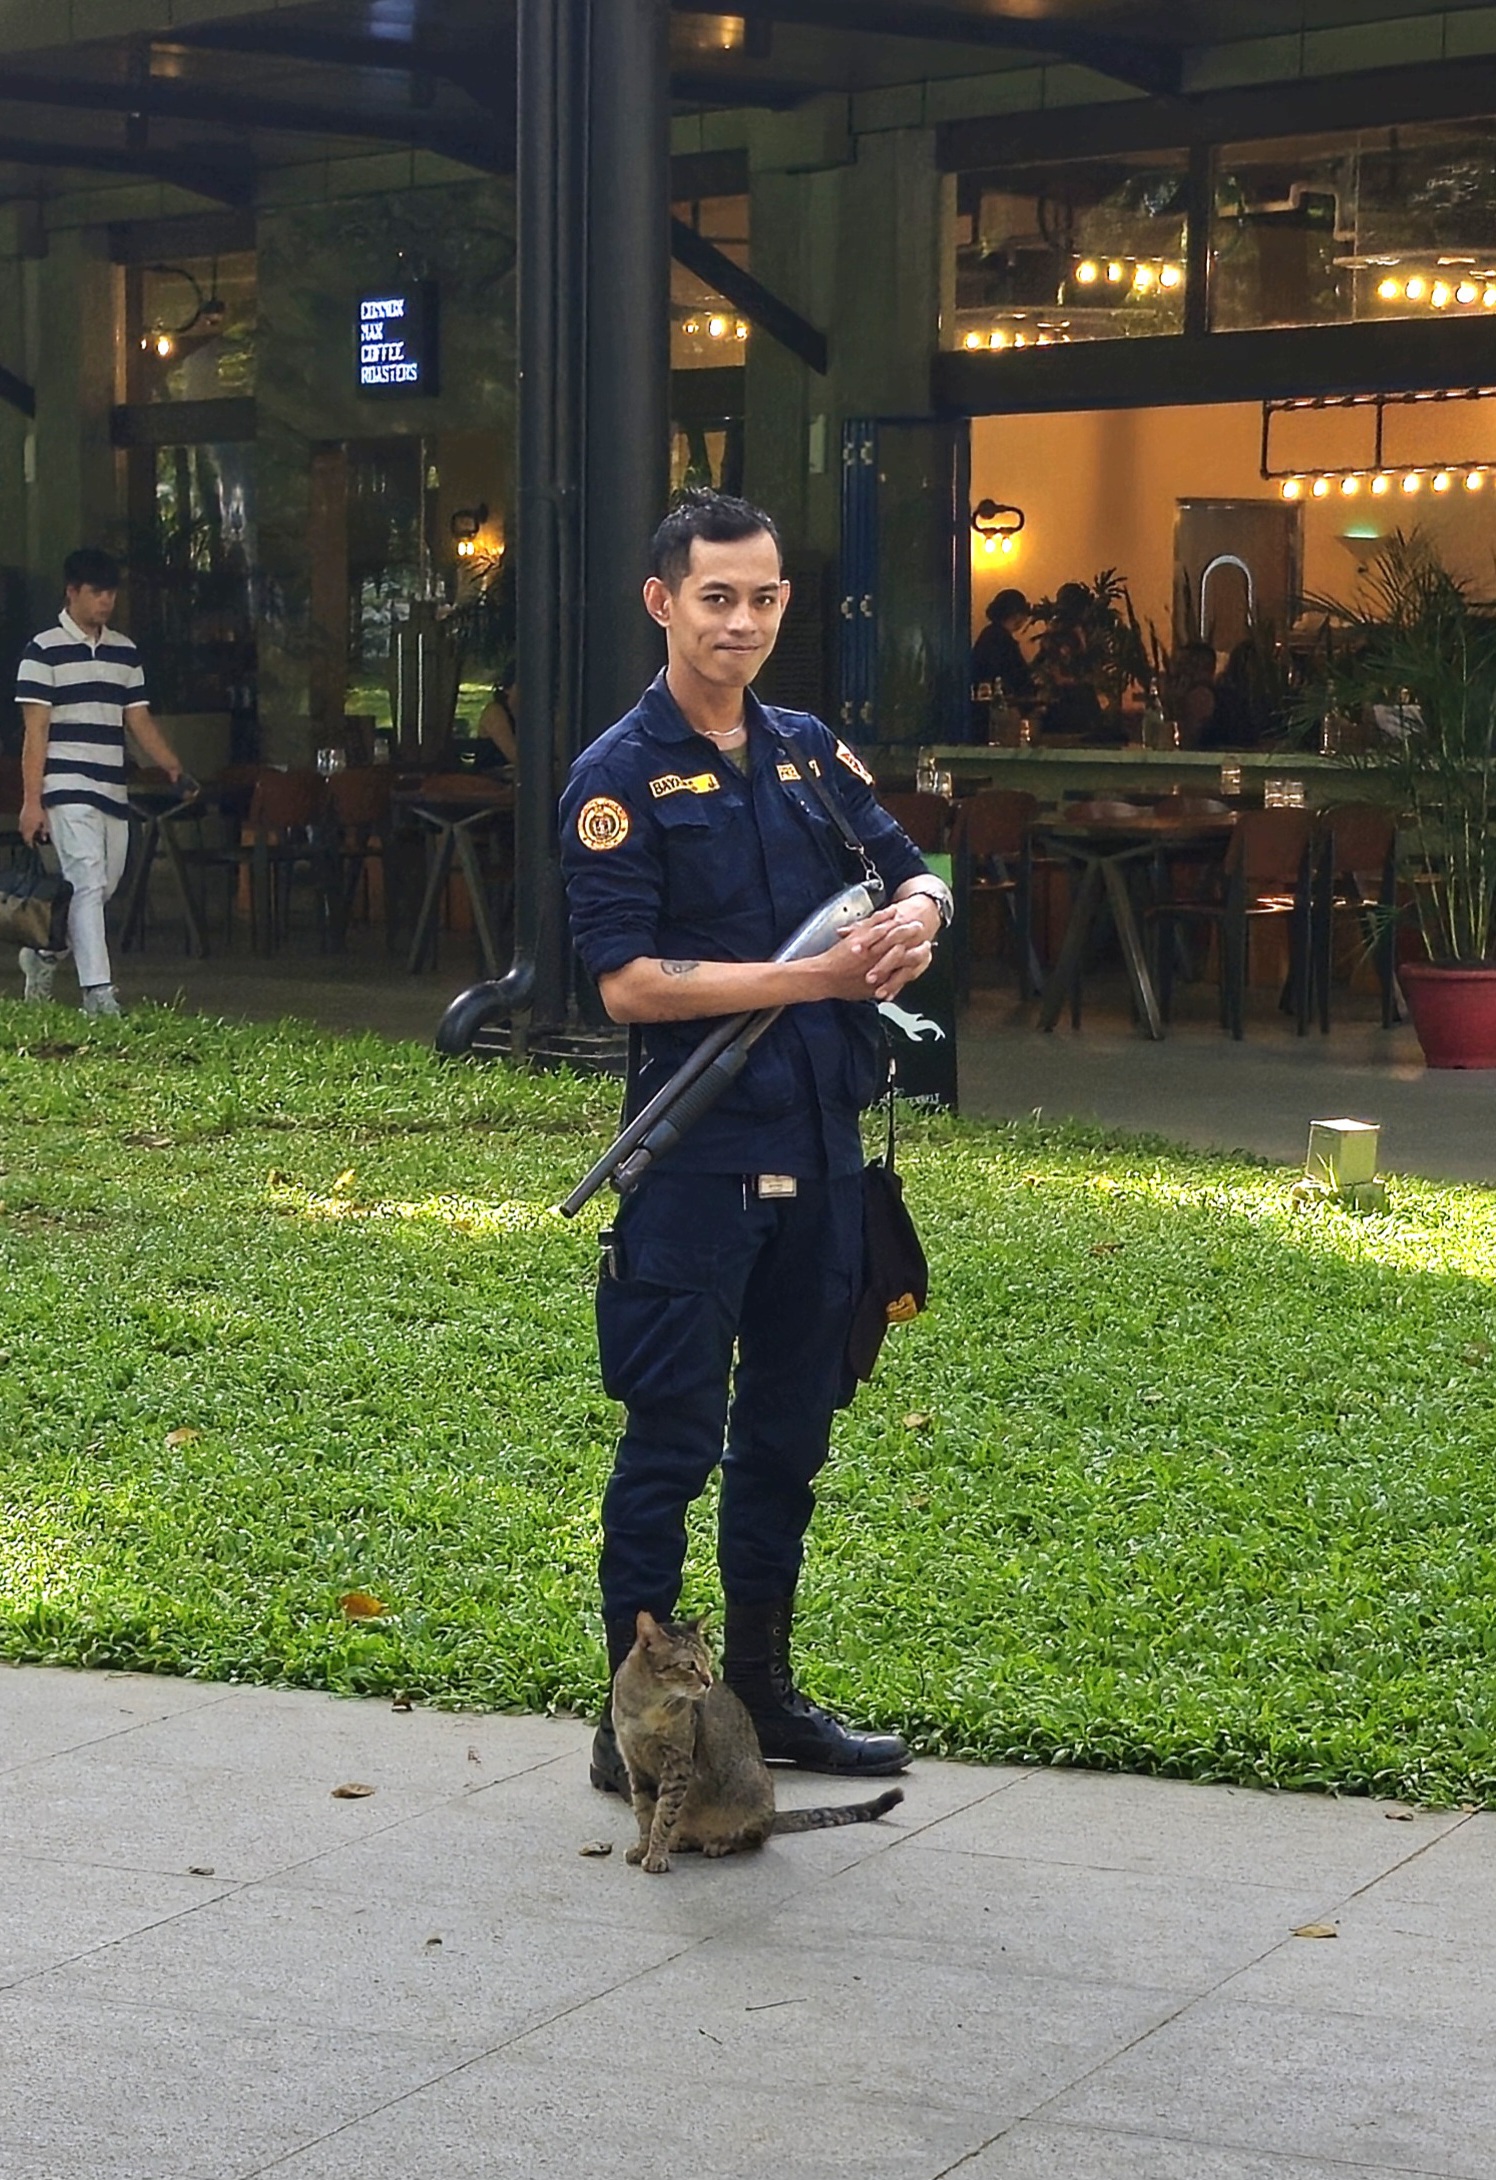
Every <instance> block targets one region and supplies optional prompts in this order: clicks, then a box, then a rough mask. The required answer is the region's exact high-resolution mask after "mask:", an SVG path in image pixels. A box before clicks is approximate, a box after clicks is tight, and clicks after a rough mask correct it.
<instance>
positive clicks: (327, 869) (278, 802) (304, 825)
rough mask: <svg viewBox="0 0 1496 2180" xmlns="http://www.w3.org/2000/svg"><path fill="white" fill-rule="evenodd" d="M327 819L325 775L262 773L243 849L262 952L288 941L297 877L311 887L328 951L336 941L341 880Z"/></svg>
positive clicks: (241, 856)
mask: <svg viewBox="0 0 1496 2180" xmlns="http://www.w3.org/2000/svg"><path fill="white" fill-rule="evenodd" d="M327 816H328V796H327V781H326V780H325V779H324V778H323V776H322V774H321V773H320V772H313V771H309V770H296V771H289V770H288V771H285V772H281V771H277V770H275V769H273V768H269V767H267V768H266V769H264V770H262V771H261V772H260V774H259V776H258V778H257V779H256V781H255V785H254V793H253V795H252V796H251V798H250V804H249V811H248V814H247V816H246V818H245V821H244V832H243V836H242V838H241V840H240V843H239V848H238V856H239V860H240V862H241V863H242V864H246V865H247V866H248V869H249V873H250V921H251V941H252V944H253V945H254V946H255V948H256V950H257V951H258V952H260V953H273V952H274V951H275V949H276V947H277V946H279V945H281V944H282V943H283V942H284V941H285V940H286V939H287V938H288V937H289V935H290V928H291V899H292V889H293V887H294V885H295V882H296V880H297V879H298V878H301V879H304V880H305V881H306V883H307V885H308V887H309V888H310V891H311V895H312V901H313V905H314V908H315V912H316V923H317V936H318V940H319V943H320V944H321V946H322V949H323V951H324V952H325V951H327V949H328V947H329V946H330V945H333V944H335V943H336V932H335V929H334V923H333V913H332V900H333V896H334V893H335V889H336V883H337V880H336V875H335V858H334V856H333V851H332V846H331V843H330V840H329V835H328V828H327Z"/></svg>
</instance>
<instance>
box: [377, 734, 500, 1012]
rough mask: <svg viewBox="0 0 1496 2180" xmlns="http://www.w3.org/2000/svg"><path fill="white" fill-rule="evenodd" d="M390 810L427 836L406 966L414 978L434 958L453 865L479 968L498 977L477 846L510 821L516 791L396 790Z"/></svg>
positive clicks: (478, 786) (476, 784) (481, 786)
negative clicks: (468, 908) (467, 906)
mask: <svg viewBox="0 0 1496 2180" xmlns="http://www.w3.org/2000/svg"><path fill="white" fill-rule="evenodd" d="M391 806H392V808H393V809H394V810H396V811H397V812H399V813H401V814H402V815H403V816H405V817H407V818H409V819H410V820H411V822H412V823H414V824H416V825H419V826H421V827H423V828H424V830H425V832H426V833H427V835H428V836H429V837H428V839H427V843H426V846H427V863H426V890H425V893H424V895H423V896H422V900H421V908H420V913H419V915H418V916H417V917H416V924H415V931H414V933H413V935H412V938H411V945H410V956H409V959H408V961H407V964H406V966H407V967H408V968H409V970H410V972H411V974H412V975H413V976H414V975H415V974H416V973H417V972H418V971H419V970H421V969H423V968H426V967H428V966H430V965H431V964H432V963H434V961H435V959H436V938H437V928H438V924H439V920H440V915H441V901H442V890H443V888H444V887H445V885H446V882H447V879H448V878H449V876H450V875H451V871H452V866H453V863H454V862H455V863H456V865H457V868H458V869H459V870H460V871H461V873H462V876H463V878H464V880H465V881H466V884H467V889H468V896H469V899H470V900H471V902H472V905H473V925H474V928H475V930H476V931H477V934H478V945H479V948H480V949H481V951H482V955H483V965H484V967H485V969H486V970H487V972H488V974H489V976H491V977H497V976H502V974H503V968H502V965H501V963H500V960H499V945H498V938H497V935H496V933H495V931H494V925H493V918H492V916H491V914H490V908H489V898H488V882H487V880H486V878H485V877H484V874H483V866H482V863H481V862H480V860H479V856H478V847H477V842H478V838H479V836H481V835H482V834H483V833H485V832H488V831H490V830H491V829H492V828H493V826H494V825H495V823H496V821H497V820H499V819H501V818H502V819H507V820H510V821H511V822H512V818H513V812H514V789H513V788H512V787H502V786H491V785H488V784H486V783H485V782H484V781H483V780H482V779H481V778H476V777H475V779H474V781H473V784H472V786H471V788H464V789H462V790H461V791H458V790H457V789H455V788H449V787H446V786H443V787H442V788H440V789H433V790H431V791H430V792H428V791H427V790H426V789H424V788H419V787H417V788H410V789H404V790H397V791H396V793H395V795H394V796H393V798H392V805H391Z"/></svg>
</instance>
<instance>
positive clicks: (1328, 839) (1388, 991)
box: [1315, 803, 1402, 1029]
mask: <svg viewBox="0 0 1496 2180" xmlns="http://www.w3.org/2000/svg"><path fill="white" fill-rule="evenodd" d="M1319 824H1320V829H1321V832H1322V834H1323V836H1324V841H1325V846H1326V853H1325V856H1324V858H1323V868H1322V876H1321V884H1320V898H1319V900H1318V901H1317V903H1316V933H1315V936H1316V959H1315V971H1316V980H1317V984H1318V988H1319V992H1320V998H1321V1006H1322V1008H1323V1009H1324V1011H1325V1013H1326V1014H1328V1010H1329V1005H1330V980H1331V972H1332V970H1333V967H1334V958H1335V922H1336V918H1337V917H1339V918H1341V919H1352V920H1353V921H1354V924H1355V926H1356V928H1357V930H1358V932H1359V935H1360V938H1361V941H1362V944H1363V946H1364V949H1365V951H1366V953H1367V954H1368V955H1369V956H1370V958H1371V960H1372V963H1373V965H1374V966H1375V969H1376V977H1377V990H1378V993H1379V994H1380V998H1381V1007H1382V1027H1383V1029H1391V1028H1392V1027H1393V1025H1394V1024H1395V1023H1397V1022H1399V1021H1400V1020H1401V1019H1402V1006H1401V994H1400V992H1399V990H1398V984H1397V920H1396V906H1397V821H1396V819H1395V818H1394V817H1393V816H1392V814H1391V813H1390V812H1388V811H1385V810H1377V809H1374V808H1372V807H1371V806H1369V805H1368V804H1366V803H1346V804H1342V805H1341V806H1339V807H1337V808H1335V809H1330V810H1324V811H1322V812H1321V813H1320V817H1319Z"/></svg>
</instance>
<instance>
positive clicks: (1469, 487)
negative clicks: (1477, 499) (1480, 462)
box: [1465, 469, 1486, 492]
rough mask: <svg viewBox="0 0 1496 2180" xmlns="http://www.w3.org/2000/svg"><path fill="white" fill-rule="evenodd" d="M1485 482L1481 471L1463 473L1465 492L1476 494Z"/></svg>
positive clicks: (1468, 470) (1484, 474) (1470, 470)
mask: <svg viewBox="0 0 1496 2180" xmlns="http://www.w3.org/2000/svg"><path fill="white" fill-rule="evenodd" d="M1485 481H1486V473H1485V471H1484V470H1483V469H1467V470H1466V472H1465V490H1466V491H1467V492H1478V491H1479V490H1480V488H1481V486H1482V485H1483V484H1484V483H1485Z"/></svg>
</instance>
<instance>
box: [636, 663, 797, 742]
mask: <svg viewBox="0 0 1496 2180" xmlns="http://www.w3.org/2000/svg"><path fill="white" fill-rule="evenodd" d="M639 713H640V716H641V718H642V719H643V721H644V725H645V727H646V729H647V730H648V732H649V733H650V734H651V735H653V737H654V739H655V740H656V741H657V742H704V743H705V744H706V745H707V747H708V748H709V749H715V748H716V744H715V743H714V742H713V741H712V739H711V737H710V735H706V734H698V733H697V731H696V729H695V728H694V727H693V726H692V724H691V722H690V720H689V719H688V718H687V717H686V715H685V713H684V712H683V711H682V710H681V708H680V706H679V704H677V703H676V701H675V698H674V697H673V696H672V695H671V694H670V690H669V686H668V684H667V683H666V680H665V669H664V668H663V667H661V669H660V671H659V673H657V674H656V675H655V678H654V680H653V681H652V682H651V683H650V685H649V687H648V688H647V689H646V690H645V692H644V694H643V696H642V697H641V698H640V699H639ZM743 720H744V724H745V725H746V726H747V729H748V733H749V737H750V739H751V737H752V735H753V732H754V729H755V728H762V727H764V726H765V725H766V724H767V722H766V720H765V718H764V708H763V706H762V704H760V702H759V700H758V698H757V697H756V696H755V695H754V693H753V691H752V690H751V689H745V690H744V691H743Z"/></svg>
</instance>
